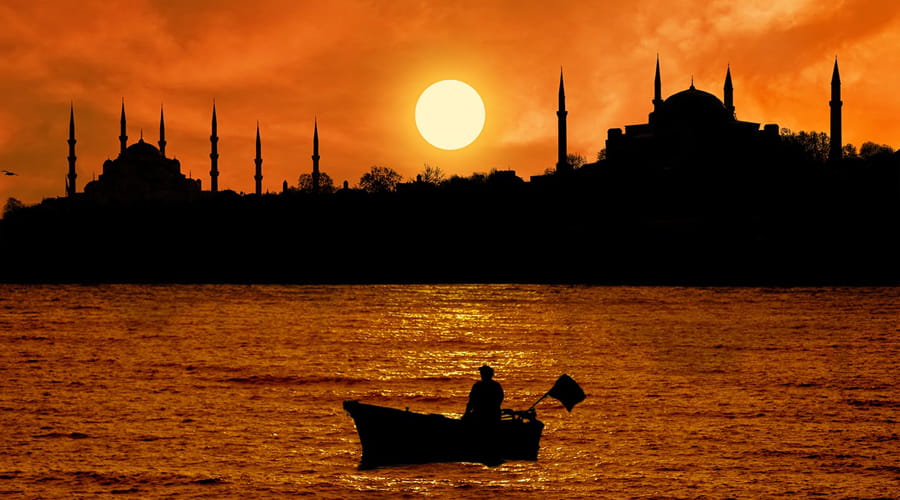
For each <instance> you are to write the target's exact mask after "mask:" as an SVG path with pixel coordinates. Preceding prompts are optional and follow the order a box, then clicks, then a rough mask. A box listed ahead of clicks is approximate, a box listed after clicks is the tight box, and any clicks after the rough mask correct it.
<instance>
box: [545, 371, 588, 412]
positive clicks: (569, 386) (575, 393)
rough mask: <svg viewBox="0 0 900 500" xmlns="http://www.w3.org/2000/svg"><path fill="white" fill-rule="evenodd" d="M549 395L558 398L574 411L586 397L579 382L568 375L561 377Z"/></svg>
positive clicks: (567, 408) (569, 409)
mask: <svg viewBox="0 0 900 500" xmlns="http://www.w3.org/2000/svg"><path fill="white" fill-rule="evenodd" d="M547 395H548V396H551V397H554V398H556V399H558V400H559V402H560V403H562V404H563V406H565V407H566V410H568V411H572V408H573V407H574V406H575V405H577V404H578V403H580V402H582V401H584V398H585V395H584V391H583V390H581V387H580V386H579V385H578V382H575V380H574V379H573V378H572V377H570V376H568V375H562V376H561V377H559V378H558V379H557V380H556V383H555V384H553V388H552V389H550V391H548V392H547Z"/></svg>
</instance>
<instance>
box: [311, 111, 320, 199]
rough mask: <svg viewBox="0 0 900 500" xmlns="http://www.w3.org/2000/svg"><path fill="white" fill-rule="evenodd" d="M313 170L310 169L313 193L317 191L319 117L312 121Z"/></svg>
mask: <svg viewBox="0 0 900 500" xmlns="http://www.w3.org/2000/svg"><path fill="white" fill-rule="evenodd" d="M312 161H313V170H312V189H313V193H318V192H319V119H318V118H316V119H314V121H313V154H312Z"/></svg>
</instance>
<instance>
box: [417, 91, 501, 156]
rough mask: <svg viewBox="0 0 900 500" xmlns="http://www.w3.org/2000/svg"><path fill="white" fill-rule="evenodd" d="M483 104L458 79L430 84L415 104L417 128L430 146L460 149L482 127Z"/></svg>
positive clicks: (479, 97) (476, 95)
mask: <svg viewBox="0 0 900 500" xmlns="http://www.w3.org/2000/svg"><path fill="white" fill-rule="evenodd" d="M484 116H485V114H484V102H483V101H482V100H481V96H480V95H478V92H476V91H475V89H473V88H472V87H471V86H469V85H468V84H466V83H465V82H461V81H459V80H442V81H439V82H437V83H433V84H431V86H429V87H428V88H427V89H425V91H424V92H422V95H420V96H419V101H418V102H417V103H416V127H418V128H419V133H420V134H422V137H423V138H424V139H425V140H426V141H428V142H429V143H430V144H431V145H432V146H434V147H437V148H440V149H446V150H450V151H452V150H454V149H461V148H464V147H466V146H468V145H469V144H472V142H473V141H474V140H475V139H477V138H478V136H479V135H480V134H481V130H482V129H483V128H484Z"/></svg>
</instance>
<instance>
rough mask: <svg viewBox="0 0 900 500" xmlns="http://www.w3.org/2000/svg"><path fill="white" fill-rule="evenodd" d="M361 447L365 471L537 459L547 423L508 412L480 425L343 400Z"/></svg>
mask: <svg viewBox="0 0 900 500" xmlns="http://www.w3.org/2000/svg"><path fill="white" fill-rule="evenodd" d="M344 409H345V410H346V411H347V413H349V414H350V416H351V417H352V418H353V421H354V423H355V424H356V431H357V433H358V434H359V441H360V444H362V458H361V460H360V463H359V468H360V469H371V468H375V467H381V466H386V465H401V464H420V463H429V462H478V463H483V464H487V465H499V464H501V463H503V462H504V461H505V460H537V457H538V449H539V448H540V441H541V432H542V431H543V429H544V424H543V423H542V422H541V421H540V420H538V419H537V417H536V414H535V411H534V409H533V408H532V409H530V410H527V411H518V412H516V411H512V410H503V418H502V419H501V420H500V421H498V422H492V423H478V422H470V421H466V420H462V419H457V418H450V417H447V416H444V415H439V414H436V413H431V414H425V413H416V412H411V411H409V410H405V411H404V410H398V409H395V408H387V407H384V406H376V405H371V404H365V403H360V402H358V401H344Z"/></svg>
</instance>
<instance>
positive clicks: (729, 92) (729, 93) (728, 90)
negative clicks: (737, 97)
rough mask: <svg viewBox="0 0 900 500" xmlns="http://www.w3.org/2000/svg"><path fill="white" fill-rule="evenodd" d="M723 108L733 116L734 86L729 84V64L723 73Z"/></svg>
mask: <svg viewBox="0 0 900 500" xmlns="http://www.w3.org/2000/svg"><path fill="white" fill-rule="evenodd" d="M725 109H727V110H728V115H729V116H731V117H732V118H734V86H732V85H731V65H730V64H729V65H728V70H727V72H726V73H725Z"/></svg>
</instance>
